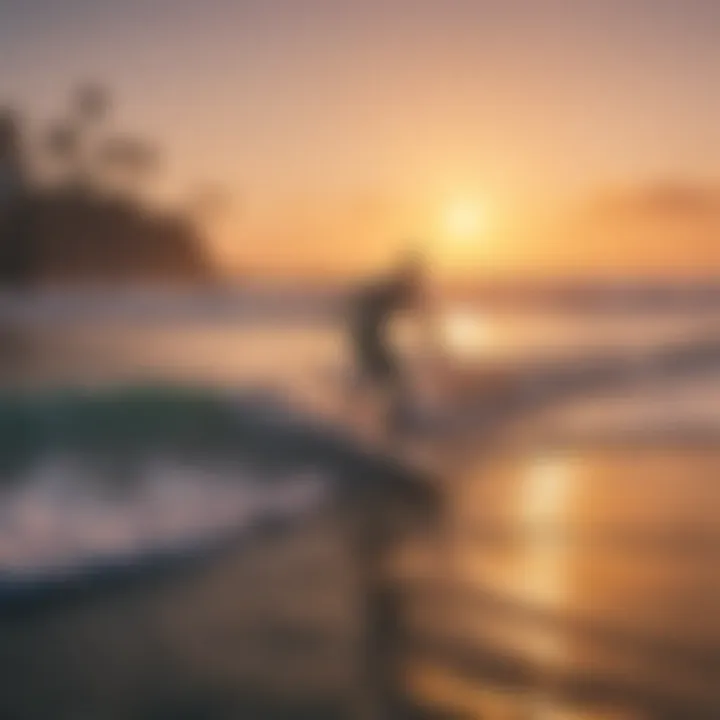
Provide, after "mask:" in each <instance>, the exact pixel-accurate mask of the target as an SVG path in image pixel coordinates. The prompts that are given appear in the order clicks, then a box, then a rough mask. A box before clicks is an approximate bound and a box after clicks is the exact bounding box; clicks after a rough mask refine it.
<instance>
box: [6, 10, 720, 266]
mask: <svg viewBox="0 0 720 720" xmlns="http://www.w3.org/2000/svg"><path fill="white" fill-rule="evenodd" d="M0 55H1V64H2V73H1V74H0V103H7V104H10V105H13V106H17V107H18V108H20V109H22V110H23V112H25V113H26V114H27V115H28V117H29V118H30V119H34V121H35V122H36V123H37V122H47V121H49V120H50V119H52V118H54V117H58V116H61V115H62V112H63V109H64V108H65V107H66V106H67V97H68V93H69V91H70V90H71V89H72V88H73V87H74V86H75V85H76V84H77V83H78V82H80V81H84V80H96V79H97V80H100V81H102V82H103V83H105V84H106V85H107V86H108V87H109V88H111V89H112V92H113V95H114V97H115V100H116V105H117V113H116V114H115V117H114V120H113V122H114V123H116V124H117V125H118V126H122V127H123V128H129V129H132V130H137V131H138V132H139V133H143V134H147V135H148V136H149V137H152V138H155V139H157V140H158V141H159V142H160V144H161V145H162V147H163V149H164V151H165V153H166V157H167V168H166V178H165V180H164V183H165V185H164V188H163V194H164V195H167V196H171V197H177V198H180V199H182V198H184V197H185V196H186V195H187V194H188V193H190V192H191V191H192V189H193V188H194V187H196V186H198V185H202V184H207V183H210V184H217V185H219V186H221V187H223V188H225V189H226V190H227V191H228V194H229V195H230V197H231V198H232V205H231V207H230V208H229V209H228V210H227V211H226V213H225V215H224V216H222V217H219V218H217V219H216V225H217V227H215V228H214V229H213V230H214V248H215V250H216V251H217V253H218V257H219V258H221V259H222V261H223V263H224V264H225V265H226V266H227V267H250V268H254V269H258V270H260V269H262V270H267V271H273V272H288V271H296V272H305V271H307V272H317V271H323V270H325V271H327V270H349V269H350V270H351V269H355V268H358V267H364V266H366V265H368V264H373V263H375V262H379V261H382V260H383V259H385V258H386V257H387V255H388V253H389V252H392V251H393V249H394V248H396V247H398V243H399V242H400V241H401V240H402V239H403V238H406V237H417V238H420V239H421V240H422V241H423V242H425V243H427V245H426V247H427V249H428V251H429V252H430V253H431V254H432V255H433V257H434V258H435V259H436V260H437V262H439V263H440V264H442V265H444V266H447V267H448V269H451V270H454V271H460V270H462V271H465V272H482V271H485V270H490V271H492V272H522V273H526V272H531V271H547V270H549V271H553V272H554V271H563V272H565V271H580V270H582V271H586V270H592V271H598V270H611V271H613V272H617V271H621V272H628V271H630V272H637V271H640V270H644V269H647V270H651V271H655V272H657V271H663V272H671V271H677V270H680V271H683V272H684V271H703V272H705V271H708V270H713V271H720V142H718V141H719V140H720V82H719V80H720V70H719V69H720V3H718V2H715V1H714V0H597V1H596V0H564V1H561V0H487V1H485V0H442V1H441V0H202V1H201V0H122V2H120V1H119V0H3V2H2V4H0ZM36 127H37V125H36Z"/></svg>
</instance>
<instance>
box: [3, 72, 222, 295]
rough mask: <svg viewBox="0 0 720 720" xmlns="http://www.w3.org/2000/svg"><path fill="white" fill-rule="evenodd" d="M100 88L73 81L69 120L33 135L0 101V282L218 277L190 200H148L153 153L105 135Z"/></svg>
mask: <svg viewBox="0 0 720 720" xmlns="http://www.w3.org/2000/svg"><path fill="white" fill-rule="evenodd" d="M109 110H110V100H109V96H108V94H107V92H106V91H105V90H104V89H103V88H102V87H99V86H87V87H84V88H80V89H79V90H78V92H77V93H76V95H75V96H74V98H73V101H72V103H71V105H70V108H69V113H68V119H67V120H65V121H63V122H60V123H58V124H56V125H53V126H52V127H50V128H48V129H46V131H45V132H44V133H41V134H40V136H39V137H37V138H34V139H33V140H32V141H31V140H30V132H29V130H28V129H27V128H26V127H24V124H23V123H22V122H21V121H20V120H19V117H18V116H17V114H16V113H15V112H13V111H11V110H5V111H2V110H0V284H1V285H5V286H7V285H10V286H17V287H34V286H46V285H57V284H86V283H90V284H96V283H98V284H129V283H146V282H147V283H155V282H159V283H207V282H213V281H214V280H215V279H216V272H215V269H214V268H213V265H212V262H211V260H210V257H209V255H208V253H207V250H206V248H207V242H206V238H205V237H204V236H203V232H202V230H201V229H200V225H199V223H198V222H196V221H195V219H194V218H193V215H192V213H191V212H190V211H189V210H187V209H175V210H170V211H168V210H164V209H163V210H161V209H160V208H158V207H155V206H154V205H153V203H151V202H150V201H149V200H148V197H147V195H148V193H147V190H148V183H149V182H150V181H151V180H152V178H153V177H154V175H155V174H156V173H157V171H158V166H159V153H158V152H157V150H156V149H155V147H154V146H153V145H152V144H150V143H148V142H146V141H145V140H141V139H138V138H136V137H134V136H130V135H118V134H109V133H108V132H107V128H106V125H107V123H106V122H105V121H106V119H107V116H108V114H109Z"/></svg>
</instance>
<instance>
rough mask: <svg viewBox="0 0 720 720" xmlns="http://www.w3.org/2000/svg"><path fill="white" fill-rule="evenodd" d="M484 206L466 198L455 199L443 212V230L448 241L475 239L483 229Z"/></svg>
mask: <svg viewBox="0 0 720 720" xmlns="http://www.w3.org/2000/svg"><path fill="white" fill-rule="evenodd" d="M485 224H486V216H485V211H484V208H483V207H482V206H481V205H479V204H478V203H474V202H470V201H467V200H462V201H455V202H454V203H452V204H450V205H449V206H448V207H447V208H446V209H445V212H444V217H443V230H444V234H445V236H446V237H447V239H448V241H450V242H452V243H460V244H466V243H471V242H473V241H474V240H476V239H477V238H478V237H479V236H480V235H481V234H482V233H483V231H484V230H485Z"/></svg>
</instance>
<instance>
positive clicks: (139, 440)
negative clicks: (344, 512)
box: [0, 386, 329, 586]
mask: <svg viewBox="0 0 720 720" xmlns="http://www.w3.org/2000/svg"><path fill="white" fill-rule="evenodd" d="M309 431H310V429H309V428H303V426H302V424H299V423H297V422H296V421H294V420H293V419H292V418H291V416H290V415H289V414H288V413H287V412H286V411H285V410H283V409H282V408H281V406H279V405H278V404H276V403H273V402H272V400H271V399H270V398H266V397H259V396H249V395H248V396H242V397H238V396H232V395H230V394H228V393H221V392H220V391H210V390H205V389H202V388H193V387H179V386H178V387H170V386H145V387H126V388H116V389H105V390H101V391H90V390H72V391H71V390H63V391H44V392H37V391H36V392H20V391H5V392H3V393H2V394H1V395H0V437H2V438H3V441H2V443H0V586H1V585H2V581H3V580H4V581H6V582H7V581H18V580H23V579H27V578H34V577H36V576H37V575H38V574H40V575H42V574H45V575H47V574H48V573H53V574H54V575H57V574H58V573H67V572H69V571H73V570H77V568H79V567H82V566H83V565H87V564H88V563H93V564H96V565H97V564H98V563H100V564H102V563H103V562H110V561H111V560H113V559H117V558H118V557H122V558H124V559H125V562H126V563H129V562H131V561H132V559H133V558H137V557H140V556H143V555H146V554H147V553H149V552H151V551H156V550H157V549H158V548H163V549H172V548H174V547H177V548H180V547H182V548H185V550H187V549H188V548H191V547H199V546H201V545H203V543H206V542H209V541H216V540H217V539H219V538H221V537H222V536H227V535H233V536H234V535H236V534H237V533H238V532H239V531H241V530H242V529H243V528H250V527H252V526H254V525H255V524H257V523H258V522H262V521H264V520H267V519H268V518H270V519H272V518H275V519H277V518H290V517H297V516H298V515H299V514H302V513H304V512H307V511H309V510H311V509H314V508H317V507H318V505H319V504H320V503H321V501H322V499H323V497H324V495H325V490H326V488H327V483H328V480H329V473H328V471H327V469H325V470H323V469H319V468H318V467H313V466H312V463H311V462H310V460H311V458H310V457H309V456H308V457H298V455H297V453H295V452H294V449H296V448H297V447H298V443H297V441H296V438H297V434H298V432H299V433H301V434H302V432H309ZM263 439H264V442H260V440H263Z"/></svg>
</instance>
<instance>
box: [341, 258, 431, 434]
mask: <svg viewBox="0 0 720 720" xmlns="http://www.w3.org/2000/svg"><path fill="white" fill-rule="evenodd" d="M424 285H425V282H424V265H423V262H422V259H421V257H420V256H419V255H418V254H415V253H412V254H409V255H408V256H406V257H405V258H403V260H402V261H401V262H400V264H399V265H398V267H397V268H396V269H395V270H394V271H393V272H392V273H390V275H389V276H387V277H384V278H381V279H379V280H375V281H374V282H371V283H369V284H367V285H366V286H364V287H363V288H361V290H360V292H359V293H358V294H357V295H356V297H355V298H354V300H355V302H354V303H353V307H352V311H351V318H350V336H351V344H352V351H353V355H354V361H355V365H356V373H357V378H358V380H359V387H361V388H366V389H370V390H372V391H374V392H377V393H379V394H380V396H381V398H382V399H383V401H384V403H385V405H386V408H387V415H386V430H388V431H389V432H390V433H393V434H394V433H396V432H399V431H402V430H403V429H405V428H406V427H407V423H408V421H409V419H410V418H409V410H410V405H409V401H410V387H409V382H408V378H407V377H406V373H405V372H404V370H403V368H402V365H401V362H400V360H399V358H398V356H397V353H396V351H395V350H394V348H393V343H392V341H391V338H390V324H391V321H392V320H393V319H394V318H395V317H396V316H397V315H399V314H400V313H402V312H406V311H410V310H413V309H416V308H417V307H418V306H419V304H420V300H421V298H422V297H423V289H424Z"/></svg>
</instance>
